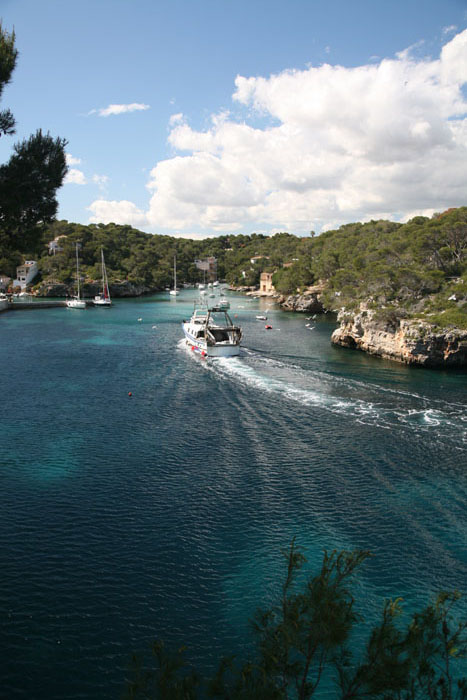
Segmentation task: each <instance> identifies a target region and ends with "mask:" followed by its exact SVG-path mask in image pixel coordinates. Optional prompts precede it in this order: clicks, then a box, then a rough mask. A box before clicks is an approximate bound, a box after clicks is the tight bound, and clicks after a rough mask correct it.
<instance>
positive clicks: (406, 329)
mask: <svg viewBox="0 0 467 700" xmlns="http://www.w3.org/2000/svg"><path fill="white" fill-rule="evenodd" d="M337 320H338V321H339V322H340V324H341V325H340V328H337V329H336V330H335V331H334V333H333V334H332V337H331V342H332V343H334V344H335V345H342V346H343V347H347V348H357V349H359V350H363V351H365V352H368V353H369V354H371V355H378V356H379V357H384V358H386V359H389V360H396V361H397V362H403V363H405V364H408V365H422V366H425V367H465V366H467V331H465V330H461V329H459V328H451V329H439V328H436V327H435V326H433V325H432V324H430V323H427V322H426V321H422V320H418V319H404V318H398V317H397V316H396V315H395V314H392V315H391V314H388V316H387V317H386V318H381V315H377V314H376V313H375V312H374V311H371V310H367V309H363V310H362V309H361V310H360V311H359V312H358V313H355V314H354V313H350V312H346V311H341V312H340V313H339V314H338V317H337Z"/></svg>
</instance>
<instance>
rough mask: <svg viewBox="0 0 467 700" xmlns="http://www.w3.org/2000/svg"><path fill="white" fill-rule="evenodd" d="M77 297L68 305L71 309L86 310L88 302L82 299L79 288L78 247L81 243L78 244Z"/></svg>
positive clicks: (77, 263) (77, 266) (69, 301)
mask: <svg viewBox="0 0 467 700" xmlns="http://www.w3.org/2000/svg"><path fill="white" fill-rule="evenodd" d="M75 247H76V288H77V293H76V296H75V297H73V298H72V299H68V300H67V302H66V305H67V307H68V308H69V309H85V308H86V302H85V301H84V299H81V297H80V286H79V279H80V278H79V260H78V247H79V243H76V246H75Z"/></svg>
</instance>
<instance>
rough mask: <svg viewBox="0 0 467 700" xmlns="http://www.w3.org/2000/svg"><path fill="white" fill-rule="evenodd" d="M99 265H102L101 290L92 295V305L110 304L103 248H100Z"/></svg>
mask: <svg viewBox="0 0 467 700" xmlns="http://www.w3.org/2000/svg"><path fill="white" fill-rule="evenodd" d="M101 266H102V291H101V293H100V294H98V295H97V296H95V297H94V306H112V300H111V298H110V292H109V281H108V279H107V269H106V267H105V261H104V249H103V248H101Z"/></svg>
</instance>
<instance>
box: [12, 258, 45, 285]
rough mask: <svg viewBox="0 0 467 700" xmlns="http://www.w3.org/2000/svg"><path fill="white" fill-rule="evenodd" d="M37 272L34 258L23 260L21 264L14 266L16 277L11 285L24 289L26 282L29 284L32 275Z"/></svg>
mask: <svg viewBox="0 0 467 700" xmlns="http://www.w3.org/2000/svg"><path fill="white" fill-rule="evenodd" d="M38 272H39V269H38V267H37V263H36V261H35V260H25V261H24V263H23V265H19V267H17V268H16V279H15V280H13V285H12V286H13V287H21V289H24V288H25V287H26V286H27V285H28V284H31V282H32V280H33V279H34V277H35V276H36V275H37V273H38Z"/></svg>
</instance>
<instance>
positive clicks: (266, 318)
mask: <svg viewBox="0 0 467 700" xmlns="http://www.w3.org/2000/svg"><path fill="white" fill-rule="evenodd" d="M256 318H257V319H258V321H267V320H268V317H267V316H257V317H256Z"/></svg>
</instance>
